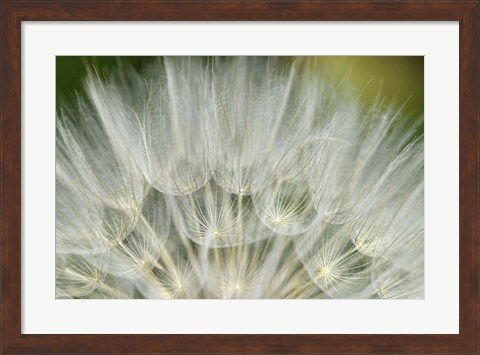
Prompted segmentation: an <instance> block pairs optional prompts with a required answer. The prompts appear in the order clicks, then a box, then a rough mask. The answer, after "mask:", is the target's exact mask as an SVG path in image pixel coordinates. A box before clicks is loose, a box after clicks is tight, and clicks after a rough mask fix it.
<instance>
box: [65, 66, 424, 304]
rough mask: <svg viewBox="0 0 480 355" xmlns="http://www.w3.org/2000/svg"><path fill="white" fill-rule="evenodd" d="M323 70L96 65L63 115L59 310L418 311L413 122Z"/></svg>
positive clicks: (419, 232)
mask: <svg viewBox="0 0 480 355" xmlns="http://www.w3.org/2000/svg"><path fill="white" fill-rule="evenodd" d="M387 60H388V59H387ZM319 61H320V59H319V58H318V57H293V58H292V57H288V58H287V57H156V58H152V60H150V61H149V62H148V63H147V64H146V65H144V66H142V67H141V68H138V67H136V66H134V65H132V64H130V63H129V62H128V61H127V60H124V59H121V58H120V59H118V63H117V65H116V66H115V70H110V71H104V70H103V69H102V68H101V67H99V66H97V65H89V66H88V67H87V70H86V76H85V78H84V85H83V89H82V90H83V91H82V92H81V93H78V94H77V96H76V98H75V100H72V102H67V100H65V101H64V102H60V103H59V104H57V117H56V297H57V298H80V299H85V298H88V299H96V298H107V299H110V298H112V299H113V298H122V299H133V298H151V299H176V298H187V299H198V298H208V299H212V298H214V299H232V298H243V299H284V298H293V299H303V298H319V299H329V298H334V299H337V298H350V299H370V298H376V299H378V298H387V299H390V298H395V299H423V298H424V152H423V148H424V144H423V110H422V111H421V112H414V113H412V112H409V111H408V110H407V109H406V108H405V106H404V105H398V104H396V103H394V102H393V101H390V100H385V99H384V97H382V91H381V90H378V93H377V94H375V95H373V98H370V99H368V100H367V99H365V97H364V95H365V92H366V91H367V90H368V85H367V86H363V87H362V86H361V87H355V86H354V85H351V84H349V83H348V82H347V81H346V80H343V77H342V76H340V75H338V74H335V73H334V72H333V70H329V68H327V67H326V66H322V65H319Z"/></svg>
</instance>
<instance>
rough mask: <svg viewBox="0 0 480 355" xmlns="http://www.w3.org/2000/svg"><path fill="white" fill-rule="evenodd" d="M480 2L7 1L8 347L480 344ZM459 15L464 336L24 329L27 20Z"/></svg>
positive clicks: (4, 336)
mask: <svg viewBox="0 0 480 355" xmlns="http://www.w3.org/2000/svg"><path fill="white" fill-rule="evenodd" d="M479 8H480V2H479V1H413V0H412V1H375V0H370V1H358V2H357V1H355V2H352V1H315V0H310V1H308V0H300V1H269V0H252V1H248V2H241V1H215V0H211V1H196V0H190V1H177V2H172V1H149V0H144V1H142V0H139V1H129V0H112V1H82V0H65V1H58V0H51V1H48V0H45V1H42V0H39V1H35V0H24V1H15V0H4V1H3V2H2V4H1V51H2V61H1V168H0V174H1V207H0V210H1V286H2V291H1V353H2V354H13V353H49V354H55V353H83V354H88V353H96V354H99V353H102V354H110V353H145V354H147V353H148V354H153V353H210V354H213V353H357V352H358V353H434V354H442V353H449V354H452V353H458V354H478V353H479V333H480V329H479V269H480V264H479V229H478V228H479V223H478V222H479V218H480V210H479V171H480V170H479V20H480V18H479V14H480V13H479ZM220 20H221V21H459V23H460V54H459V55H460V122H459V127H460V172H459V174H460V175H459V176H460V277H459V280H460V298H459V299H460V310H459V314H460V319H459V325H460V326H459V329H460V332H459V334H458V335H442V334H435V335H408V334H406V335H373V334H369V335H288V334H283V335H261V334H256V335H240V334H239V335H220V334H211V335H181V334H178V335H177V334H175V335H167V334H159V335H133V334H129V335H120V334H115V335H92V334H90V335H89V334H82V335H55V334H47V335H29V334H22V333H21V319H22V317H21V238H20V236H21V177H22V175H21V174H22V171H21V146H22V142H21V60H22V58H21V23H22V21H220Z"/></svg>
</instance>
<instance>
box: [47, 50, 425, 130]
mask: <svg viewBox="0 0 480 355" xmlns="http://www.w3.org/2000/svg"><path fill="white" fill-rule="evenodd" d="M120 58H121V59H122V61H123V62H128V63H129V64H130V65H132V66H133V67H134V68H136V69H137V70H141V69H142V67H143V66H145V65H147V64H148V63H151V62H152V61H153V60H154V59H155V57H135V56H129V57H98V56H97V57H80V56H57V58H56V99H57V108H58V107H59V104H60V103H62V102H63V103H64V104H67V105H70V104H73V103H74V102H75V96H76V93H78V94H79V95H82V96H83V95H84V90H83V85H84V82H85V77H86V67H87V66H88V65H92V64H94V65H95V67H96V68H99V69H100V70H102V71H103V72H105V73H108V72H113V71H115V70H116V69H117V68H118V59H120ZM316 61H317V64H318V66H319V70H328V71H329V72H330V73H333V74H336V75H338V77H339V78H341V79H343V80H344V81H346V82H347V83H348V84H351V85H353V86H354V87H357V88H358V89H362V88H364V91H363V94H362V97H363V98H364V99H365V100H367V101H370V102H373V101H374V100H375V98H376V97H377V96H378V95H380V97H381V98H383V99H384V100H385V102H386V103H390V102H393V103H394V104H396V105H398V106H401V105H403V104H404V112H405V113H406V114H408V117H410V119H412V120H413V119H416V118H418V117H419V116H420V115H422V114H423V109H424V106H423V105H424V104H423V102H424V100H423V92H424V84H423V77H424V75H423V74H424V66H423V64H424V61H423V56H362V57H360V56H348V57H347V56H328V57H316ZM367 83H368V85H367ZM422 131H423V125H422Z"/></svg>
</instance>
